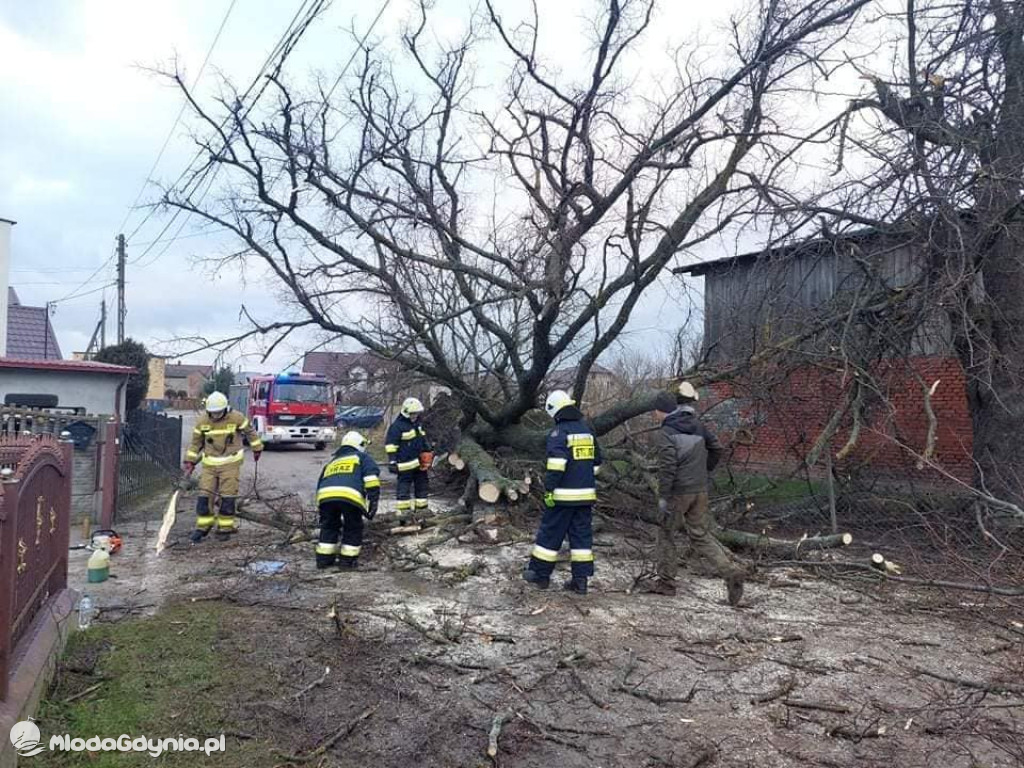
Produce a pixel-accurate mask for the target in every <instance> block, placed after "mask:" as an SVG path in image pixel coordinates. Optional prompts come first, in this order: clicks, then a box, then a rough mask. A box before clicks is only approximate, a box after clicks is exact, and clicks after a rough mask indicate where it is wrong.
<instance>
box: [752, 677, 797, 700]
mask: <svg viewBox="0 0 1024 768" xmlns="http://www.w3.org/2000/svg"><path fill="white" fill-rule="evenodd" d="M794 688H796V677H795V676H793V677H788V678H786V679H785V680H783V681H782V684H781V685H779V686H778V687H777V688H774V689H773V690H771V691H768V692H767V693H762V694H761V695H760V696H755V697H754V698H752V699H751V700H750V703H751V704H767V703H768V702H770V701H775V700H776V699H781V698H782V697H783V696H788V695H789V694H791V693H792V692H793V689H794Z"/></svg>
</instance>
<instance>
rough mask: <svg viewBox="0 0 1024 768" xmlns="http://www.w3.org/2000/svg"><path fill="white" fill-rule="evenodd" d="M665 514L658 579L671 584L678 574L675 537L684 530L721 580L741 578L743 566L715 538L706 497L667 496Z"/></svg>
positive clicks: (658, 548)
mask: <svg viewBox="0 0 1024 768" xmlns="http://www.w3.org/2000/svg"><path fill="white" fill-rule="evenodd" d="M666 501H667V502H668V514H667V515H666V516H665V519H664V520H663V521H662V523H661V528H660V530H659V531H658V545H657V559H658V578H659V579H661V580H662V581H672V580H673V579H675V577H676V573H677V572H678V571H679V553H678V552H677V551H676V542H675V534H676V532H677V531H678V530H679V529H680V528H683V529H685V530H686V534H687V536H689V537H690V543H691V544H692V545H693V548H694V550H696V552H697V554H698V555H701V556H703V557H704V559H705V560H707V561H708V562H709V563H711V566H712V567H713V568H714V569H715V571H717V572H718V575H719V576H721V577H722V578H723V579H727V578H729V577H730V576H740V575H743V573H744V568H743V566H742V565H740V564H739V563H737V562H736V561H735V560H733V558H732V556H731V555H730V554H729V553H728V552H727V551H726V549H725V547H723V546H722V545H721V544H720V543H719V541H718V539H716V538H715V536H714V534H713V533H712V531H713V530H714V521H713V520H712V518H711V513H710V511H709V510H708V495H707V493H683V494H680V495H678V496H670V497H668V499H666Z"/></svg>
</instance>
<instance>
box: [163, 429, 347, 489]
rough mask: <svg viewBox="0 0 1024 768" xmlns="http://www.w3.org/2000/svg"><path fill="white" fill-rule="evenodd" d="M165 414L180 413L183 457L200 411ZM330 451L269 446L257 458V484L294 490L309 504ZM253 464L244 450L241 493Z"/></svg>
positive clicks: (249, 480) (250, 480)
mask: <svg viewBox="0 0 1024 768" xmlns="http://www.w3.org/2000/svg"><path fill="white" fill-rule="evenodd" d="M168 415H170V416H181V417H182V422H181V456H182V461H184V458H185V450H186V448H187V447H188V441H189V438H190V437H191V435H192V430H193V429H194V427H195V423H196V421H197V419H198V418H199V414H198V413H196V412H194V411H177V412H173V411H172V412H168ZM330 455H331V454H330V451H327V450H323V451H317V450H314V448H313V446H311V445H284V446H275V447H269V448H268V449H267V450H265V451H264V452H263V458H261V459H260V468H259V469H260V487H261V488H267V487H268V486H273V487H274V488H275V489H277V490H278V491H279V492H280V493H297V494H299V495H301V496H302V497H303V498H304V499H306V500H307V501H308V502H309V503H310V504H312V503H313V497H314V495H315V493H316V480H317V477H319V476H320V468H321V467H322V466H323V464H324V462H326V461H327V457H328V456H330ZM253 464H254V462H253V460H252V456H251V455H250V454H249V453H248V451H247V452H246V456H245V465H244V467H243V469H242V493H243V494H247V493H248V492H249V491H250V489H251V488H252V483H253V478H254V471H253V470H254V466H253Z"/></svg>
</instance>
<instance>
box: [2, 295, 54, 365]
mask: <svg viewBox="0 0 1024 768" xmlns="http://www.w3.org/2000/svg"><path fill="white" fill-rule="evenodd" d="M5 353H6V354H7V355H8V356H10V357H16V358H21V359H23V360H44V359H46V360H51V359H52V360H60V359H61V357H63V355H61V352H60V345H59V344H58V343H57V334H56V333H54V331H53V323H51V322H50V320H49V317H48V316H47V312H46V307H26V306H25V305H23V304H22V303H21V301H20V299H19V298H18V293H17V291H15V290H14V289H13V288H11V287H8V288H7V349H6V352H5Z"/></svg>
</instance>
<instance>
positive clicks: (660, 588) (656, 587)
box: [644, 579, 676, 597]
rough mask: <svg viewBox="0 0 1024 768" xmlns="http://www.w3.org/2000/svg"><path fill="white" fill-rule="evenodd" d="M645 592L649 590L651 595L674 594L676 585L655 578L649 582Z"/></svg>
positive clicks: (671, 595)
mask: <svg viewBox="0 0 1024 768" xmlns="http://www.w3.org/2000/svg"><path fill="white" fill-rule="evenodd" d="M644 591H645V592H650V593H651V594H652V595H665V596H666V597H675V596H676V585H675V584H673V583H672V582H671V581H668V580H666V579H655V580H654V581H652V582H650V583H649V584H648V585H647V587H646V589H645V590H644Z"/></svg>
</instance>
